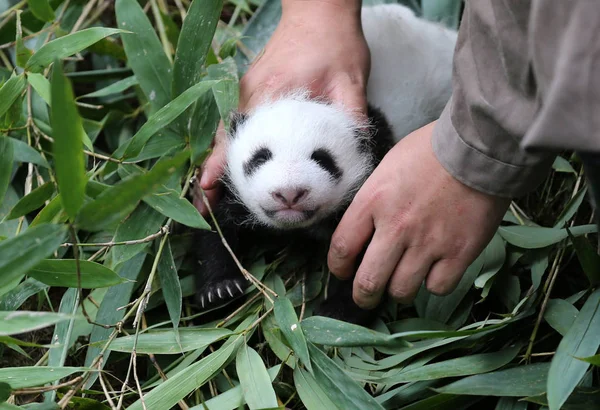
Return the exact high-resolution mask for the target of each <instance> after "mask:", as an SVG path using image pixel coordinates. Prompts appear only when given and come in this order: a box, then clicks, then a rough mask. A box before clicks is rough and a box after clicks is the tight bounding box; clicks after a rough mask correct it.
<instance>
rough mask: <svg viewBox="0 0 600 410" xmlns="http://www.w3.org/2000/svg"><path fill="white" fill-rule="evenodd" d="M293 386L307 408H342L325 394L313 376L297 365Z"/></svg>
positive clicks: (315, 409)
mask: <svg viewBox="0 0 600 410" xmlns="http://www.w3.org/2000/svg"><path fill="white" fill-rule="evenodd" d="M294 386H296V390H297V391H298V396H300V400H302V403H303V404H304V405H305V406H306V409H307V410H321V409H327V410H342V408H341V407H338V406H337V405H336V404H335V403H334V402H333V401H332V400H331V399H330V398H329V396H327V394H326V393H325V392H324V391H323V389H322V388H321V386H320V385H319V383H318V382H317V381H316V380H315V378H314V376H313V375H312V374H310V373H309V372H308V371H306V370H304V369H303V368H301V367H299V366H297V367H296V368H295V369H294Z"/></svg>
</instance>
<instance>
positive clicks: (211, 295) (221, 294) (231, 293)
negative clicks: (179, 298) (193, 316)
mask: <svg viewBox="0 0 600 410" xmlns="http://www.w3.org/2000/svg"><path fill="white" fill-rule="evenodd" d="M245 288H246V280H245V279H244V278H243V277H239V278H231V279H223V280H221V281H215V282H206V283H204V284H203V285H202V286H200V287H199V288H198V290H197V291H196V303H197V304H198V305H199V306H200V307H201V308H202V309H206V308H210V307H215V306H219V305H222V304H224V303H226V302H229V301H230V300H232V299H235V298H237V297H239V296H241V295H243V294H244V289H245Z"/></svg>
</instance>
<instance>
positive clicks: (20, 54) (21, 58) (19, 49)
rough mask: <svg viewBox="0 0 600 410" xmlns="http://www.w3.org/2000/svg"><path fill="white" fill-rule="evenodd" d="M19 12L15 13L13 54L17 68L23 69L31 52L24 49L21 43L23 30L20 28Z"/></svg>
mask: <svg viewBox="0 0 600 410" xmlns="http://www.w3.org/2000/svg"><path fill="white" fill-rule="evenodd" d="M21 13H22V11H21V10H18V11H17V13H16V14H17V35H16V41H15V52H16V60H17V66H19V67H25V65H26V64H27V61H29V58H31V56H32V55H33V52H32V51H31V50H30V49H28V48H27V47H25V44H24V43H23V29H22V28H21Z"/></svg>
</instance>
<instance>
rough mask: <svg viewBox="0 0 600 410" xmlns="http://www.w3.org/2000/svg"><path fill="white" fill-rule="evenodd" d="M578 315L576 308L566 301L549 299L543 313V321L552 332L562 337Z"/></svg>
mask: <svg viewBox="0 0 600 410" xmlns="http://www.w3.org/2000/svg"><path fill="white" fill-rule="evenodd" d="M578 314H579V311H578V310H577V308H576V307H575V306H573V305H572V304H570V303H569V302H567V301H566V300H564V299H550V300H549V301H548V305H547V307H546V311H545V312H544V319H545V320H546V322H548V324H549V325H550V326H552V327H553V328H554V330H556V331H557V332H558V333H560V334H561V335H563V336H564V335H566V334H567V331H568V330H569V328H570V327H571V325H572V324H573V322H574V321H575V318H576V317H577V315H578Z"/></svg>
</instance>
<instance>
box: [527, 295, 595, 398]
mask: <svg viewBox="0 0 600 410" xmlns="http://www.w3.org/2000/svg"><path fill="white" fill-rule="evenodd" d="M599 346H600V289H597V290H596V291H595V292H594V293H592V294H591V295H590V296H589V298H588V299H587V301H586V302H585V304H584V305H583V307H582V308H581V311H580V312H579V314H578V315H577V318H576V319H575V321H574V322H573V324H572V325H571V327H570V328H569V330H568V332H567V334H566V335H565V337H563V339H562V340H561V341H560V344H559V345H558V348H557V349H556V353H555V354H554V357H553V358H552V365H551V367H550V371H549V373H548V384H547V392H548V393H547V394H548V407H549V408H550V410H558V409H560V408H561V407H562V405H563V404H564V403H565V402H566V401H567V399H568V398H569V396H570V395H571V393H572V392H573V390H574V389H575V387H577V385H578V384H579V382H580V381H581V379H582V378H583V376H584V375H585V372H586V371H587V369H588V367H589V363H586V362H583V361H581V360H577V359H576V358H577V357H586V356H591V355H593V354H595V353H596V352H597V351H598V347H599ZM531 396H533V395H531Z"/></svg>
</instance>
